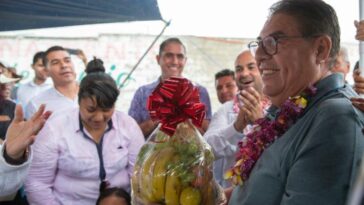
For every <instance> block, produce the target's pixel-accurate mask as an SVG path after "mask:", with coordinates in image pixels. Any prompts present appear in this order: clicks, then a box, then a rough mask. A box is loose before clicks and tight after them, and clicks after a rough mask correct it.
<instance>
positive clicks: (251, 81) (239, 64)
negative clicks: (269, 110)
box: [235, 51, 262, 93]
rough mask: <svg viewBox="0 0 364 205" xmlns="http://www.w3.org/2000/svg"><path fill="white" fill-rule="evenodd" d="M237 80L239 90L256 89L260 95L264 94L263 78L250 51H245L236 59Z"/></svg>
mask: <svg viewBox="0 0 364 205" xmlns="http://www.w3.org/2000/svg"><path fill="white" fill-rule="evenodd" d="M235 79H236V84H237V85H238V88H239V90H244V89H246V88H248V87H254V88H255V90H257V91H258V92H259V93H261V92H262V78H261V76H260V73H259V69H258V66H257V63H256V61H255V59H254V57H253V55H252V54H251V53H250V51H244V52H242V53H241V54H239V56H238V57H237V58H236V60H235Z"/></svg>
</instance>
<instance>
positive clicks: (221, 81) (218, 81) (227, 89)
mask: <svg viewBox="0 0 364 205" xmlns="http://www.w3.org/2000/svg"><path fill="white" fill-rule="evenodd" d="M215 88H216V94H217V98H218V99H219V102H220V103H221V104H224V103H225V102H227V101H229V100H232V99H234V97H235V95H236V93H237V92H238V86H237V85H236V81H235V73H234V71H232V70H230V69H227V68H226V69H223V70H221V71H219V72H217V73H216V74H215Z"/></svg>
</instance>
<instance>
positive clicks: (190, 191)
mask: <svg viewBox="0 0 364 205" xmlns="http://www.w3.org/2000/svg"><path fill="white" fill-rule="evenodd" d="M179 200H180V203H181V205H199V204H200V203H201V194H200V191H199V190H198V189H195V188H192V187H187V188H185V189H183V191H182V193H181V196H180V199H179Z"/></svg>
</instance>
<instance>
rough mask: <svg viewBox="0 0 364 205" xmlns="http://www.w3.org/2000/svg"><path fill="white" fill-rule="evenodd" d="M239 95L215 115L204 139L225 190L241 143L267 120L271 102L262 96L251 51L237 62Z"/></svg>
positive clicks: (236, 75)
mask: <svg viewBox="0 0 364 205" xmlns="http://www.w3.org/2000/svg"><path fill="white" fill-rule="evenodd" d="M235 79H236V83H237V85H238V88H239V91H238V95H237V96H236V97H235V98H234V99H233V100H231V101H228V102H226V103H224V104H223V105H222V106H221V107H220V109H219V110H218V111H217V112H216V113H215V114H214V116H213V117H212V120H211V122H210V125H209V128H208V129H207V131H206V133H205V135H204V137H205V139H206V141H207V142H208V143H209V144H210V145H211V148H212V150H213V152H214V155H215V162H214V177H215V179H216V181H217V182H218V183H219V184H220V185H221V186H222V187H224V188H227V187H230V186H231V184H230V183H229V182H228V181H226V180H224V173H225V172H226V171H227V170H228V169H229V168H230V167H231V166H232V165H234V162H235V153H236V149H237V145H238V142H239V141H240V140H241V139H242V138H243V137H244V135H245V134H246V133H247V132H249V130H250V129H251V126H249V124H250V123H252V122H253V121H255V120H256V119H259V118H261V117H263V109H265V108H267V107H268V106H269V100H268V99H266V98H265V97H263V95H262V86H263V83H262V78H261V75H260V73H259V70H258V66H257V64H256V61H255V59H254V57H253V56H252V54H251V53H250V51H243V52H242V53H240V54H239V55H238V56H237V58H236V60H235Z"/></svg>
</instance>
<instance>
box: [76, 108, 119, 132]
mask: <svg viewBox="0 0 364 205" xmlns="http://www.w3.org/2000/svg"><path fill="white" fill-rule="evenodd" d="M113 117H114V115H113V116H112V117H111V119H110V120H109V121H108V122H107V128H106V130H105V133H106V132H109V131H110V130H111V129H116V128H115V127H114V123H113V119H112V118H113ZM77 131H81V132H83V133H85V131H84V127H83V124H82V120H81V114H80V113H78V129H77Z"/></svg>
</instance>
